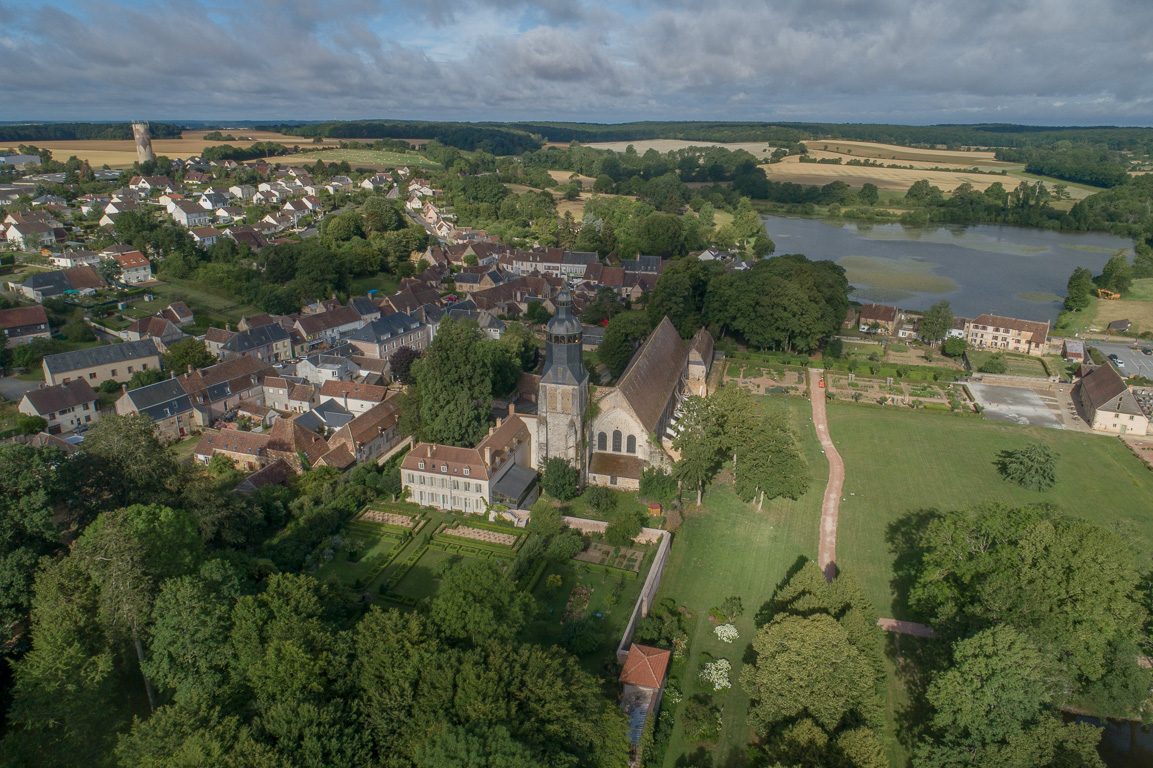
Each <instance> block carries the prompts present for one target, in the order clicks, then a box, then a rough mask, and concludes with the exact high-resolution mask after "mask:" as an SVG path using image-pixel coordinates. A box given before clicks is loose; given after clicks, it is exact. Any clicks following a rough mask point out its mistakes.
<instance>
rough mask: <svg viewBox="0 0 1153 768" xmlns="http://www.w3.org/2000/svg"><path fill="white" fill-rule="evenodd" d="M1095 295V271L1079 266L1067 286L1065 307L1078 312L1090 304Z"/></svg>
mask: <svg viewBox="0 0 1153 768" xmlns="http://www.w3.org/2000/svg"><path fill="white" fill-rule="evenodd" d="M1092 295H1093V273H1092V272H1090V271H1089V270H1087V269H1085V268H1084V267H1077V268H1076V269H1074V270H1073V274H1072V275H1070V276H1069V282H1068V284H1067V285H1066V287H1065V309H1067V310H1069V311H1071V312H1078V311H1080V310H1082V309H1085V308H1086V307H1088V306H1089V301H1090V299H1091V298H1092Z"/></svg>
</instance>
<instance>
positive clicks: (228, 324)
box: [224, 323, 232, 332]
mask: <svg viewBox="0 0 1153 768" xmlns="http://www.w3.org/2000/svg"><path fill="white" fill-rule="evenodd" d="M224 330H226V331H229V332H231V331H232V323H225V324H224Z"/></svg>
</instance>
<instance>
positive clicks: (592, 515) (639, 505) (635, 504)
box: [532, 489, 649, 525]
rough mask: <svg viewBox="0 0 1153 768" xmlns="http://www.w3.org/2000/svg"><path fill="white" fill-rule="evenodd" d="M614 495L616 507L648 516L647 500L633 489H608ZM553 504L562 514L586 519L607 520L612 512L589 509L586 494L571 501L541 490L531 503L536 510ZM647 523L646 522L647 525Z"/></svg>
mask: <svg viewBox="0 0 1153 768" xmlns="http://www.w3.org/2000/svg"><path fill="white" fill-rule="evenodd" d="M609 490H610V491H611V492H612V494H613V495H614V496H616V499H617V504H616V509H617V510H621V511H628V510H632V511H636V512H639V513H641V514H643V515H645V517H646V519H647V517H648V502H647V501H641V500H640V496H639V494H637V493H636V492H635V491H617V490H613V489H609ZM548 506H554V507H558V508H559V509H560V513H561V514H562V515H568V516H569V517H583V518H586V519H588V520H608V519H609V517H611V515H612V513H610V514H608V515H606V514H602V513H600V512H597V511H595V510H592V509H589V506H588V500H587V496H585V495H581V496H577V497H576V498H575V499H573V500H571V501H559V500H557V499H554V498H553V497H552V496H549V495H548V494H547V493H544V492H543V491H542V492H541V496H540V498H539V499H537V500H536V503H535V504H533V505H532V509H533V510H534V511H535V510H538V509H543V508H544V507H548ZM648 524H649V523H646V525H648Z"/></svg>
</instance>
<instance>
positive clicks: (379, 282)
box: [349, 275, 399, 296]
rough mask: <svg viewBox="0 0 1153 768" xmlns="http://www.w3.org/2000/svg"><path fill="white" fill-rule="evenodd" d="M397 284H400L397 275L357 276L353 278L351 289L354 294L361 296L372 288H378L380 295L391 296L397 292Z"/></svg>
mask: <svg viewBox="0 0 1153 768" xmlns="http://www.w3.org/2000/svg"><path fill="white" fill-rule="evenodd" d="M397 285H399V281H397V279H396V278H395V277H390V276H388V275H377V276H376V277H356V278H353V280H352V284H351V286H350V287H349V291H350V292H351V293H352V295H353V296H361V295H364V294H366V293H368V292H369V291H371V290H376V291H377V292H378V293H377V295H378V296H391V295H392V294H394V293H396V287H397Z"/></svg>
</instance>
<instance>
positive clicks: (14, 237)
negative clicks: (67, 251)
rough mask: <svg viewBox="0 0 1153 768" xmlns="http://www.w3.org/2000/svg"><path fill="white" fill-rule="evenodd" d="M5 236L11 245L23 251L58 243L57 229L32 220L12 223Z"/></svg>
mask: <svg viewBox="0 0 1153 768" xmlns="http://www.w3.org/2000/svg"><path fill="white" fill-rule="evenodd" d="M61 231H62V230H61ZM65 237H66V236H65ZM5 238H6V239H7V241H8V244H9V245H15V246H16V247H17V248H19V249H20V250H22V251H32V250H36V249H38V248H41V247H45V246H52V245H56V240H57V230H56V229H55V228H54V227H51V226H49V225H47V224H45V223H43V222H40V221H30V222H27V223H22V224H12V225H10V226H9V227H8V232H7V233H6V235H5Z"/></svg>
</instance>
